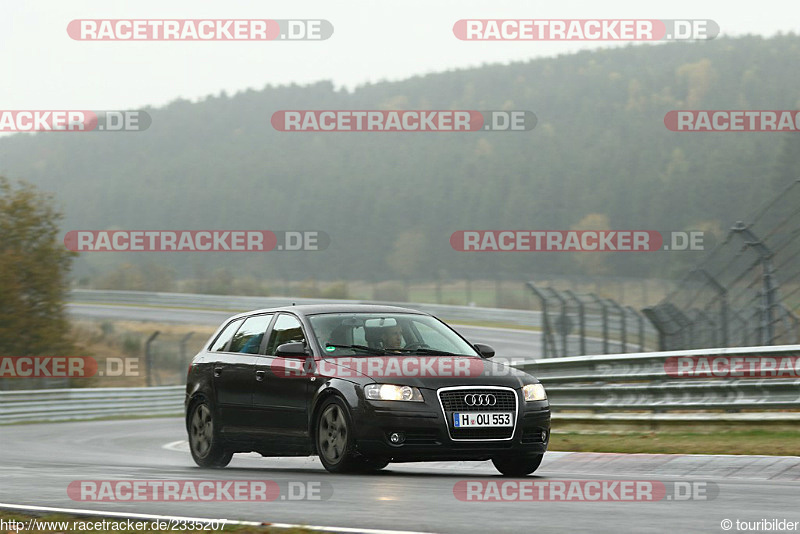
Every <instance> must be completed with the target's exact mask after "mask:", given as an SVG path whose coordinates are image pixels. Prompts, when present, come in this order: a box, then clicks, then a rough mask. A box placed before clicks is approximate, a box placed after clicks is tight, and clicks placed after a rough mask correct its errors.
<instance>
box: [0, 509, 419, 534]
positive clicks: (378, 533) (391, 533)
mask: <svg viewBox="0 0 800 534" xmlns="http://www.w3.org/2000/svg"><path fill="white" fill-rule="evenodd" d="M0 509H5V510H19V511H28V512H55V513H62V514H82V515H96V516H101V517H117V518H120V519H143V520H146V521H186V522H187V523H188V522H194V523H214V522H222V521H225V524H226V525H246V526H255V527H271V528H283V529H291V528H305V529H308V530H322V531H325V532H343V533H364V534H434V533H431V532H419V531H413V530H384V529H375V528H349V527H322V526H317V525H300V524H293V523H269V522H266V521H264V522H258V521H238V520H230V519H209V518H204V517H182V516H175V515H151V514H133V513H128V512H105V511H101V510H84V509H80V508H54V507H51V506H29V505H24V504H6V503H0Z"/></svg>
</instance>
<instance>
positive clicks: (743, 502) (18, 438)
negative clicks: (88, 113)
mask: <svg viewBox="0 0 800 534" xmlns="http://www.w3.org/2000/svg"><path fill="white" fill-rule="evenodd" d="M69 310H70V313H71V314H73V315H76V316H80V317H97V318H102V319H125V320H131V319H138V320H148V321H153V322H155V323H170V322H186V323H196V324H214V325H216V324H218V323H219V322H221V321H222V320H223V319H224V318H226V317H228V316H230V315H231V314H230V313H228V312H206V311H198V310H178V309H164V308H144V307H131V306H125V307H119V306H103V305H70V307H69ZM457 329H458V330H459V331H461V332H462V333H463V334H464V335H465V336H467V337H468V338H469V339H470V340H471V341H474V342H485V343H489V344H491V345H493V346H495V348H497V350H498V354H499V355H500V356H501V357H506V358H509V359H529V358H531V357H532V356H533V357H536V355H538V350H539V348H540V346H539V339H540V338H539V335H538V333H536V332H531V331H524V330H503V329H491V328H484V327H466V326H465V327H461V326H458V327H457ZM532 353H533V354H532ZM185 439H186V433H185V430H184V427H183V421H182V419H180V418H165V419H138V420H136V419H131V420H121V421H94V422H72V423H58V424H35V425H14V426H4V427H0V451H2V455H0V458H1V459H0V477H1V479H2V482H3V483H2V484H0V502H2V503H13V504H22V505H38V506H51V507H63V508H81V509H93V510H103V511H116V512H124V513H148V514H158V515H173V516H189V517H203V518H227V519H238V520H253V521H259V522H261V521H265V522H285V523H303V524H312V525H327V526H335V527H351V528H357V529H358V528H372V529H390V530H407V531H422V532H469V533H473V532H474V533H484V532H491V531H499V532H506V531H513V532H535V533H539V532H592V533H596V532H620V531H623V532H629V531H630V532H664V531H675V532H682V531H686V532H722V529H721V528H720V522H721V521H722V520H723V519H731V520H734V521H735V520H736V519H739V520H747V521H756V520H761V519H786V520H792V521H800V510H798V506H797V502H798V497H800V457H796V456H793V457H765V456H760V457H750V456H703V455H688V456H684V455H623V454H594V453H567V452H549V453H547V454H546V455H545V460H544V462H543V464H542V466H541V467H540V468H539V470H538V471H537V472H536V473H535V475H533V476H531V477H529V479H530V480H532V481H536V482H552V481H558V480H564V481H571V480H617V481H622V480H656V481H664V482H666V483H671V482H675V481H684V482H704V483H711V485H713V484H716V485H717V486H718V495H714V496H713V497H714V498H712V499H710V500H687V501H678V500H666V499H664V500H660V501H658V502H606V501H588V502H587V501H571V502H464V501H461V500H459V499H457V498H456V496H455V495H454V491H453V489H454V486H455V485H456V484H457V483H458V482H459V481H462V480H476V479H477V480H481V481H484V482H486V481H503V480H504V479H502V478H501V477H499V475H498V473H497V471H496V470H495V469H494V467H493V466H492V465H491V463H489V462H434V463H413V464H391V465H389V466H388V467H387V468H386V469H384V470H383V471H381V472H379V473H377V474H371V475H334V474H330V473H327V472H326V471H325V470H324V469H323V468H322V467H321V465H320V463H319V462H318V461H317V460H316V459H315V458H280V459H275V458H260V457H258V456H257V455H253V454H250V455H236V456H235V457H234V459H233V462H232V463H231V465H230V466H229V467H228V468H227V469H224V470H204V469H200V468H198V467H196V466H195V465H194V463H193V462H192V460H191V457H190V455H189V453H188V450H187V447H186V443H185ZM119 479H125V480H182V479H192V480H271V481H276V482H278V483H279V485H285V484H286V483H288V482H290V481H291V482H303V483H321V484H323V485H325V486H326V487H329V488H330V490H331V491H330V492H329V493H330V498H329V499H327V500H322V501H289V500H286V501H281V500H276V501H273V502H135V503H134V502H83V501H75V500H72V499H71V498H70V497H69V496H68V494H67V488H68V486H69V484H70V482H73V481H77V480H119ZM734 530H735V529H734Z"/></svg>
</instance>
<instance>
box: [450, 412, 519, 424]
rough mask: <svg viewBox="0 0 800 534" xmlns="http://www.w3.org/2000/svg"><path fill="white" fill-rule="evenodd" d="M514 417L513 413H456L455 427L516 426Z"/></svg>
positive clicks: (454, 418)
mask: <svg viewBox="0 0 800 534" xmlns="http://www.w3.org/2000/svg"><path fill="white" fill-rule="evenodd" d="M513 415H514V414H512V413H511V412H455V413H454V414H453V426H454V427H455V428H466V427H472V428H474V427H484V428H485V427H494V426H514V421H513Z"/></svg>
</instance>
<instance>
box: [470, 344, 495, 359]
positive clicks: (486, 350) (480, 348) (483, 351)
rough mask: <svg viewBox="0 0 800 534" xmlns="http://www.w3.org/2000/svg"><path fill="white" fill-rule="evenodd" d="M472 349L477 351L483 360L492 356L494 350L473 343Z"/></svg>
mask: <svg viewBox="0 0 800 534" xmlns="http://www.w3.org/2000/svg"><path fill="white" fill-rule="evenodd" d="M473 347H475V350H477V351H478V353H480V355H481V357H483V358H487V359H488V358H492V357H493V356H494V349H493V348H492V347H490V346H489V345H484V344H483V343H475V344H474V345H473Z"/></svg>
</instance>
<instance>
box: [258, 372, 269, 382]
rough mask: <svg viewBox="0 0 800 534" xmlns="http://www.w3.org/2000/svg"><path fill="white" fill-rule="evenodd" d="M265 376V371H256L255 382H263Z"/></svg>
mask: <svg viewBox="0 0 800 534" xmlns="http://www.w3.org/2000/svg"><path fill="white" fill-rule="evenodd" d="M265 376H267V372H266V371H256V380H258V381H259V382H263V381H264V377H265Z"/></svg>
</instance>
